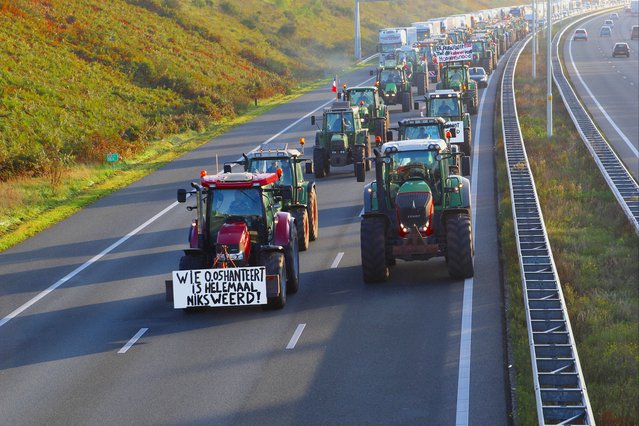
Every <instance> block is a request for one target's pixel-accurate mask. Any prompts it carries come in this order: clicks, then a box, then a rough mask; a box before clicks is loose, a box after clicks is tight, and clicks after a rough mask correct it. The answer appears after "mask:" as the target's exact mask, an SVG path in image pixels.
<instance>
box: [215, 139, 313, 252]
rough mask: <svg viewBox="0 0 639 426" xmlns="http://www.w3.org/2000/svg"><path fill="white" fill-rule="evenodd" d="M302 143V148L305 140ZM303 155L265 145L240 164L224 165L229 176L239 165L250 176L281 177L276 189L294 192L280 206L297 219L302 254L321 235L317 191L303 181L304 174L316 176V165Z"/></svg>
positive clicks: (284, 148)
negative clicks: (267, 174) (314, 168)
mask: <svg viewBox="0 0 639 426" xmlns="http://www.w3.org/2000/svg"><path fill="white" fill-rule="evenodd" d="M300 143H301V144H302V148H303V143H304V139H303V138H302V139H300ZM302 155H303V151H300V150H298V149H296V148H290V147H289V146H288V144H274V143H264V144H262V145H261V146H259V147H258V148H255V149H254V150H252V151H250V152H249V153H248V154H243V155H242V157H243V158H242V159H241V160H238V161H235V162H231V163H226V164H224V171H225V172H230V171H231V166H232V165H233V164H239V165H241V166H243V167H244V170H245V171H247V172H250V173H278V174H279V176H280V178H279V180H278V181H276V182H275V186H287V187H291V188H292V196H291V197H290V198H286V199H283V200H282V202H281V203H280V204H279V206H280V207H281V210H282V211H286V212H289V213H290V214H291V215H292V216H293V218H295V223H296V225H297V238H298V241H299V249H300V251H304V250H306V249H307V248H308V246H309V242H310V241H315V240H316V239H317V236H318V233H319V225H318V213H317V212H318V208H317V188H316V186H315V182H314V181H312V180H311V181H307V180H306V179H305V178H304V171H306V173H307V174H311V173H313V163H312V160H310V159H307V158H304V157H302ZM302 164H305V166H306V167H305V169H306V170H304V169H303V168H302Z"/></svg>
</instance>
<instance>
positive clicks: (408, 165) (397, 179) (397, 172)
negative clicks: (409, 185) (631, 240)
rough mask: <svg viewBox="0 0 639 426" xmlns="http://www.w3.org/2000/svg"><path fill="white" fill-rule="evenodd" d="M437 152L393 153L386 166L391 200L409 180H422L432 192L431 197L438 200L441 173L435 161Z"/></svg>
mask: <svg viewBox="0 0 639 426" xmlns="http://www.w3.org/2000/svg"><path fill="white" fill-rule="evenodd" d="M436 156H437V151H427V150H421V151H398V152H393V153H392V154H391V155H390V157H391V160H392V161H391V162H390V163H389V164H388V166H387V167H388V176H389V177H390V179H389V188H388V191H389V193H390V195H391V200H394V199H395V195H397V191H398V190H399V188H400V187H401V186H402V184H403V183H404V182H406V181H407V180H409V179H415V178H418V179H423V180H425V181H426V183H428V185H429V186H430V188H431V190H432V191H433V197H434V199H435V201H436V202H437V201H438V200H439V185H441V182H440V181H441V172H440V170H439V162H438V161H437V160H436Z"/></svg>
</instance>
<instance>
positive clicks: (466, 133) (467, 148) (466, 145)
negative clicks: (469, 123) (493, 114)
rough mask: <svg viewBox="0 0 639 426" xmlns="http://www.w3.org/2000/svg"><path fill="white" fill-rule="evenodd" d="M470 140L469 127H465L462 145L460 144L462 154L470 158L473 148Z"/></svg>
mask: <svg viewBox="0 0 639 426" xmlns="http://www.w3.org/2000/svg"><path fill="white" fill-rule="evenodd" d="M471 142H472V139H471V133H470V127H465V128H464V143H463V144H462V147H461V148H462V149H461V150H462V152H463V153H464V155H468V156H470V154H471V152H472V150H473V148H472V145H471Z"/></svg>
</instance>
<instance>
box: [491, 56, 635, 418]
mask: <svg viewBox="0 0 639 426" xmlns="http://www.w3.org/2000/svg"><path fill="white" fill-rule="evenodd" d="M537 59H538V62H537V80H536V81H534V82H533V81H531V78H530V74H531V71H530V69H531V56H530V46H528V48H527V49H526V51H525V52H524V53H523V54H522V56H521V58H520V61H519V64H518V66H517V72H516V77H515V85H516V92H517V93H516V96H517V108H518V113H519V117H520V123H521V128H522V132H523V137H524V141H525V145H526V151H527V153H528V158H529V161H530V163H531V169H532V171H533V175H534V178H535V183H536V186H537V193H538V196H539V199H540V203H541V207H542V212H543V215H544V219H545V224H546V227H547V231H548V236H549V239H550V244H551V247H552V250H553V255H554V260H555V263H556V266H557V271H558V273H559V277H560V280H561V283H562V288H563V292H564V296H565V298H566V304H567V307H568V312H569V315H570V321H571V324H572V328H573V332H574V335H575V340H576V342H577V348H578V351H579V357H580V360H581V366H582V370H583V373H584V376H585V380H586V385H587V387H588V392H589V396H590V402H591V405H592V409H593V412H594V415H595V418H596V421H597V423H599V424H605V425H636V424H639V402H638V401H639V382H638V377H639V375H638V365H639V350H638V343H639V289H638V288H637V282H639V262H638V260H639V240H638V239H637V237H636V235H635V233H634V231H633V230H632V228H631V226H630V225H629V224H628V221H627V219H626V217H625V215H624V214H623V212H622V210H621V208H620V207H619V206H618V205H617V202H616V200H615V198H614V196H613V195H612V193H611V192H610V190H609V189H608V186H607V185H606V183H605V181H604V179H603V177H602V176H601V174H600V173H599V171H598V169H597V167H596V165H595V163H594V160H593V159H592V157H591V156H590V153H589V152H588V150H587V148H586V147H585V146H584V145H583V142H582V141H581V139H580V138H579V134H578V133H577V131H576V130H575V129H574V126H573V124H572V121H571V119H570V117H569V115H568V113H567V112H566V110H565V109H564V107H563V104H562V102H561V97H560V96H559V94H558V93H556V92H555V93H553V98H554V102H553V109H554V110H553V114H554V120H553V124H554V129H553V134H554V136H553V137H552V138H551V139H547V137H546V104H545V102H546V101H545V99H546V79H545V66H546V60H545V55H544V53H543V52H542V54H541V55H539V56H538V58H537ZM499 126H501V123H499ZM497 147H498V149H497V154H496V155H497V158H498V163H499V165H498V181H499V187H500V206H499V208H500V217H499V222H500V228H501V241H502V256H503V259H502V260H503V264H504V275H505V279H506V285H507V286H508V292H509V294H510V302H509V303H510V309H509V311H508V313H507V314H508V322H509V328H510V337H511V341H512V353H513V357H514V363H515V366H516V368H517V378H516V383H515V384H513V385H514V386H515V393H516V398H517V408H518V410H517V413H516V419H517V420H516V421H517V422H518V423H519V424H523V425H533V424H537V418H536V411H535V398H534V391H533V385H532V372H531V367H530V354H529V346H528V335H527V331H526V322H525V312H524V309H523V295H522V288H521V277H520V274H519V267H518V263H517V255H516V246H515V242H514V230H513V223H512V212H511V203H510V194H509V191H508V183H507V182H508V181H507V174H506V170H505V161H504V151H503V140H502V137H501V133H499V137H498V141H497Z"/></svg>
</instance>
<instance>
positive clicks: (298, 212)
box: [291, 207, 310, 251]
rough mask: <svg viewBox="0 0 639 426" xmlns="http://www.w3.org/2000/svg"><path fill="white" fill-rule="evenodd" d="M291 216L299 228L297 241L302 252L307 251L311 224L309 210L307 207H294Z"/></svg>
mask: <svg viewBox="0 0 639 426" xmlns="http://www.w3.org/2000/svg"><path fill="white" fill-rule="evenodd" d="M291 215H293V217H294V218H295V225H296V226H297V241H298V243H299V249H300V251H306V249H307V248H308V244H309V241H310V224H309V220H308V210H307V209H306V207H294V208H292V209H291Z"/></svg>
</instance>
